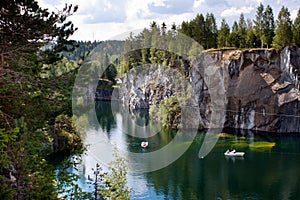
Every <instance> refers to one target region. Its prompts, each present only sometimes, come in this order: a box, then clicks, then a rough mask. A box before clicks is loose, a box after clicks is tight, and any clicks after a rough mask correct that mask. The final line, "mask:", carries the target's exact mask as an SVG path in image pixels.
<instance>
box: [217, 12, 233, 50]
mask: <svg viewBox="0 0 300 200" xmlns="http://www.w3.org/2000/svg"><path fill="white" fill-rule="evenodd" d="M229 34H230V28H229V25H228V24H227V23H226V21H225V19H224V18H223V19H222V22H221V28H220V30H219V32H218V47H219V48H221V47H227V46H229Z"/></svg>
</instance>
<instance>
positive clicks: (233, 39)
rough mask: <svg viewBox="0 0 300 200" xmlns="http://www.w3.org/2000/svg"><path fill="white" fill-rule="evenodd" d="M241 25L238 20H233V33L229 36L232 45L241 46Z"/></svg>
mask: <svg viewBox="0 0 300 200" xmlns="http://www.w3.org/2000/svg"><path fill="white" fill-rule="evenodd" d="M238 29H239V25H238V23H237V22H236V21H234V22H233V25H232V28H231V33H230V36H229V41H230V45H231V46H232V47H239V46H240V39H239V34H238Z"/></svg>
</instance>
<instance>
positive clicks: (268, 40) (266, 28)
mask: <svg viewBox="0 0 300 200" xmlns="http://www.w3.org/2000/svg"><path fill="white" fill-rule="evenodd" d="M274 31H275V22H274V15H273V10H272V8H271V6H270V5H268V6H267V7H266V10H265V12H264V14H263V32H264V38H265V41H264V42H265V44H266V45H267V47H270V46H271V44H272V41H273V37H274V35H275V33H274Z"/></svg>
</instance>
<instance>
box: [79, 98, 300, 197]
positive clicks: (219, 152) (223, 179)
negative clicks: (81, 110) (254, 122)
mask: <svg viewBox="0 0 300 200" xmlns="http://www.w3.org/2000/svg"><path fill="white" fill-rule="evenodd" d="M96 109H97V117H98V122H99V124H100V127H98V128H95V127H93V126H91V128H90V129H89V130H88V131H87V133H86V135H85V136H84V137H83V138H84V142H85V144H87V145H89V146H88V151H87V155H86V156H85V157H84V162H83V166H82V168H81V170H80V175H81V177H82V179H81V180H80V184H81V186H82V187H83V188H85V187H86V184H85V182H86V178H87V175H88V174H91V173H92V172H91V168H92V167H94V166H95V163H97V162H99V160H101V159H99V157H98V155H99V149H98V145H99V144H100V143H101V141H102V140H103V138H102V136H103V134H105V135H107V136H108V138H109V142H110V143H111V144H116V145H117V146H118V147H119V148H120V149H123V150H124V149H126V150H127V151H130V152H150V151H154V150H158V149H160V148H161V147H162V146H164V145H166V144H168V143H169V142H170V141H171V140H172V138H174V136H175V135H176V132H174V131H173V132H172V131H166V130H164V131H161V132H160V133H158V134H156V135H154V136H152V137H150V138H148V139H147V140H148V141H149V148H147V149H146V150H142V149H141V147H140V142H141V141H142V139H141V138H137V137H133V136H130V135H127V134H125V133H124V132H125V131H124V130H123V129H122V128H124V123H126V124H128V123H129V122H130V121H131V122H130V123H139V124H148V123H149V121H148V120H149V116H148V114H147V112H145V111H143V112H136V113H134V114H133V115H130V117H128V116H127V115H126V119H124V115H123V113H122V112H121V110H119V109H115V110H114V111H111V106H110V103H109V102H97V105H96ZM128 120H129V122H128ZM226 132H227V133H229V134H221V135H220V137H219V140H218V142H217V144H216V145H215V146H214V148H213V149H212V151H211V152H210V153H209V154H208V156H207V157H205V158H204V159H199V158H198V152H199V149H200V148H201V146H202V142H203V138H204V137H205V133H204V132H199V133H198V134H197V135H196V137H195V139H194V140H193V143H192V145H191V146H190V147H189V148H188V150H187V151H186V152H185V153H184V154H183V155H182V156H181V157H180V158H179V159H178V160H176V161H175V162H173V163H171V164H170V165H168V166H167V167H165V168H162V169H160V170H157V171H153V172H148V173H140V172H138V171H136V170H135V169H134V166H135V165H132V166H133V167H132V166H131V168H130V170H129V175H128V184H129V186H130V187H131V188H132V190H133V192H132V194H131V197H132V199H300V190H299V188H300V137H297V136H286V135H283V134H281V135H274V134H267V133H263V134H262V133H261V134H255V135H254V134H252V133H250V132H248V133H243V134H241V133H240V134H235V133H233V132H231V131H226ZM216 135H217V133H216ZM233 148H235V149H237V150H239V151H244V152H245V153H246V154H245V156H244V157H242V158H230V157H226V156H224V154H223V153H224V152H225V151H226V150H227V149H233ZM135 162H137V163H136V164H141V163H138V162H139V160H137V161H135ZM141 162H142V161H141ZM86 189H87V188H86Z"/></svg>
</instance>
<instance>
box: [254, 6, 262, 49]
mask: <svg viewBox="0 0 300 200" xmlns="http://www.w3.org/2000/svg"><path fill="white" fill-rule="evenodd" d="M253 22H254V30H255V32H256V35H257V37H258V38H259V39H260V41H261V47H263V45H264V28H263V27H264V6H263V4H262V3H260V4H259V6H258V7H257V10H256V15H255V20H254V21H253Z"/></svg>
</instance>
